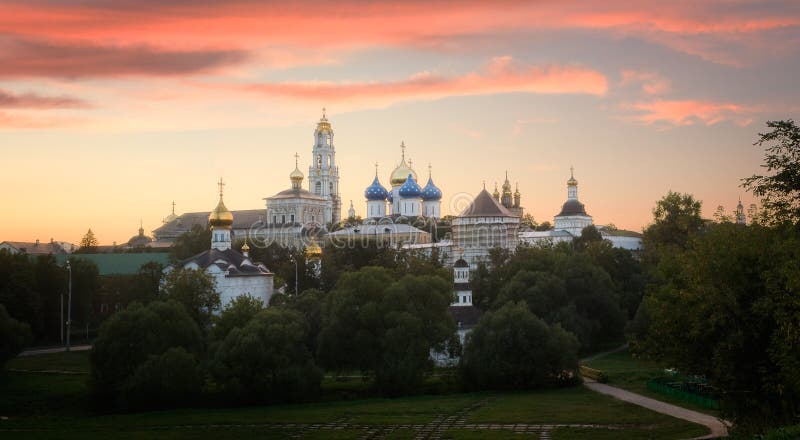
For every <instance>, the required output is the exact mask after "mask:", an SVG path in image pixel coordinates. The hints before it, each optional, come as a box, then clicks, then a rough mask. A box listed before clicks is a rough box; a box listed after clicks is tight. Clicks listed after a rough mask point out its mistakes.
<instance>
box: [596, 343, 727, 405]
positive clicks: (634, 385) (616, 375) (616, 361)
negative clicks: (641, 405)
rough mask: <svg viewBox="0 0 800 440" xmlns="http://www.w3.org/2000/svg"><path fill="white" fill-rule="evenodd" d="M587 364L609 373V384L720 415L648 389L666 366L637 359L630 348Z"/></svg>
mask: <svg viewBox="0 0 800 440" xmlns="http://www.w3.org/2000/svg"><path fill="white" fill-rule="evenodd" d="M586 366H588V367H590V368H594V369H596V370H601V371H603V372H605V373H606V374H607V375H608V384H609V385H613V386H615V387H619V388H623V389H626V390H628V391H632V392H634V393H637V394H641V395H643V396H647V397H652V398H654V399H657V400H661V401H664V402H668V403H671V404H673V405H677V406H681V407H684V408H688V409H691V410H694V411H698V412H702V413H705V414H709V415H712V416H715V417H719V415H720V413H719V411H715V410H713V409H708V408H704V407H702V406H700V405H695V404H693V403H691V402H686V401H684V400H681V399H676V398H673V397H671V396H667V395H664V394H660V393H656V392H654V391H650V390H649V389H647V381H648V380H650V379H655V378H657V377H662V376H664V366H662V365H658V364H656V363H654V362H648V361H645V360H641V359H635V358H633V356H631V353H630V352H629V351H628V350H622V351H618V352H615V353H611V354H608V355H606V356H603V357H600V358H597V359H593V360H591V361H588V362H586Z"/></svg>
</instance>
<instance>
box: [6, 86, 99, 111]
mask: <svg viewBox="0 0 800 440" xmlns="http://www.w3.org/2000/svg"><path fill="white" fill-rule="evenodd" d="M85 107H89V104H88V103H87V102H86V101H84V100H82V99H78V98H73V97H69V96H43V95H38V94H36V93H30V92H29V93H13V92H8V91H5V90H2V89H0V108H27V109H58V108H85Z"/></svg>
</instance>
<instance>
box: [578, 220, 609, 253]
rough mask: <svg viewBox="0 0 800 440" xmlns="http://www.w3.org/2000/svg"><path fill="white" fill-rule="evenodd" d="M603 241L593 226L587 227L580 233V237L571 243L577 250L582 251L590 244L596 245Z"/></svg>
mask: <svg viewBox="0 0 800 440" xmlns="http://www.w3.org/2000/svg"><path fill="white" fill-rule="evenodd" d="M600 241H603V236H602V235H601V234H600V231H598V230H597V228H596V227H595V226H594V225H589V226H587V227H585V228H583V230H582V231H581V236H580V237H577V238H575V240H573V241H572V245H573V247H574V248H575V249H576V250H578V251H582V250H584V249H585V248H586V246H588V245H589V244H590V243H596V242H600Z"/></svg>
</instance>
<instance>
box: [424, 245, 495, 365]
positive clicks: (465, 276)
mask: <svg viewBox="0 0 800 440" xmlns="http://www.w3.org/2000/svg"><path fill="white" fill-rule="evenodd" d="M447 311H448V313H450V316H451V317H452V318H453V321H455V323H456V334H457V335H458V339H459V341H460V342H461V346H462V347H463V346H464V342H465V341H466V338H467V334H469V332H471V331H472V329H473V328H474V327H475V326H476V325H478V321H479V320H480V318H481V315H482V314H483V311H481V309H479V308H477V307H475V306H474V305H473V304H472V286H470V275H469V263H467V262H466V261H465V260H464V259H463V258H459V259H458V260H456V262H455V263H453V303H452V304H450V307H448V308H447ZM431 358H432V359H433V361H434V362H435V363H436V365H439V366H450V365H455V364H456V363H458V357H454V356H450V355H449V354H448V353H440V352H431Z"/></svg>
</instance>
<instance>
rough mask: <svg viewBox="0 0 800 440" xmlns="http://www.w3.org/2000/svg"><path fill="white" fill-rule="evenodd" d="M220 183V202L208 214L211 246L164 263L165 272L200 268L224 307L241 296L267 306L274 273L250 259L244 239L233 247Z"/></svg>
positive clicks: (231, 221)
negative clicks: (242, 242) (236, 249)
mask: <svg viewBox="0 0 800 440" xmlns="http://www.w3.org/2000/svg"><path fill="white" fill-rule="evenodd" d="M219 185H220V191H219V203H218V204H217V207H216V208H215V209H214V210H213V211H211V213H210V214H209V215H208V223H209V224H210V225H211V246H210V249H209V250H207V251H204V252H201V253H199V254H197V255H194V256H192V257H190V258H187V259H186V260H183V261H180V262H178V263H177V264H175V265H170V266H167V267H166V268H165V269H164V273H165V274H168V273H169V272H171V271H173V270H175V269H176V268H183V269H192V270H202V271H204V272H205V273H207V274H209V275H211V276H212V277H213V278H214V284H215V288H216V290H217V292H218V293H219V295H220V300H221V303H222V307H223V308H224V307H225V306H226V305H228V304H230V302H231V301H233V300H234V299H235V298H237V297H239V296H243V295H249V296H252V297H254V298H258V299H260V300H261V301H262V302H263V303H264V305H267V304H269V299H270V298H271V297H272V294H273V287H274V286H273V274H272V272H270V271H269V270H268V269H267V268H266V266H264V265H263V264H262V263H258V262H253V261H251V260H250V257H249V255H248V251H249V246H248V245H247V242H245V243H244V247H242V252H241V253H240V252H237V251H235V250H233V249H232V241H231V240H232V238H231V227H232V225H233V224H234V216H233V214H232V213H231V212H230V211H229V210H228V208H226V207H225V204H224V203H223V201H222V187H223V183H222V180H221V179H220V183H219Z"/></svg>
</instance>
